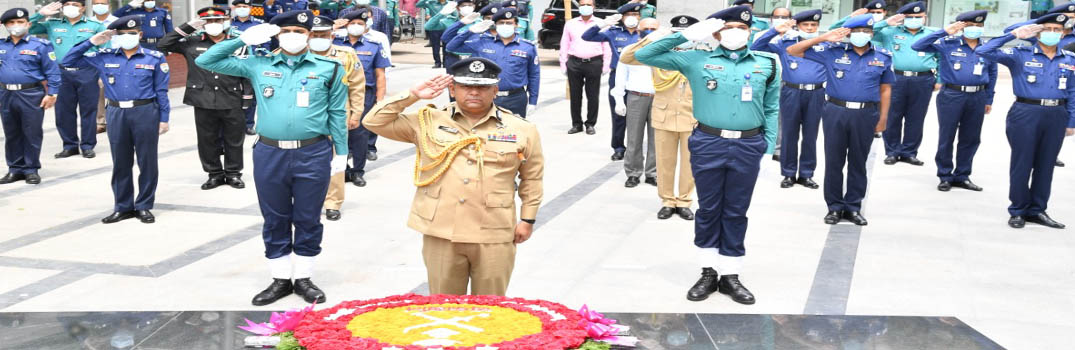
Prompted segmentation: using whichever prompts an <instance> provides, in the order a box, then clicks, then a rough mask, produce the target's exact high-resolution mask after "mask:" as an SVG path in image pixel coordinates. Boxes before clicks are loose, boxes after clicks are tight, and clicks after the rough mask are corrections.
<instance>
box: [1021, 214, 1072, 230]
mask: <svg viewBox="0 0 1075 350" xmlns="http://www.w3.org/2000/svg"><path fill="white" fill-rule="evenodd" d="M1023 219H1025V220H1026V222H1032V223H1035V224H1038V225H1042V226H1045V227H1052V228H1061V229H1062V228H1064V227H1066V226H1064V224H1061V223H1059V222H1056V220H1053V218H1051V217H1049V214H1046V213H1041V214H1038V215H1027V216H1024V217H1023Z"/></svg>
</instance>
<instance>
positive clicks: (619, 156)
mask: <svg viewBox="0 0 1075 350" xmlns="http://www.w3.org/2000/svg"><path fill="white" fill-rule="evenodd" d="M612 160H613V161H617V160H623V151H616V152H612Z"/></svg>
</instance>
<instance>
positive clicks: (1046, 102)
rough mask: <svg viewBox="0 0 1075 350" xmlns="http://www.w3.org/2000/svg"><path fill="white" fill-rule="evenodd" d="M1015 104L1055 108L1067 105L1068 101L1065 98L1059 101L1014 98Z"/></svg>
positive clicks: (1052, 99)
mask: <svg viewBox="0 0 1075 350" xmlns="http://www.w3.org/2000/svg"><path fill="white" fill-rule="evenodd" d="M1015 102H1019V103H1026V104H1031V105H1038V106H1045V107H1056V106H1061V105H1064V104H1067V103H1068V100H1067V99H1065V98H1060V99H1056V98H1045V99H1036V98H1026V97H1016V98H1015Z"/></svg>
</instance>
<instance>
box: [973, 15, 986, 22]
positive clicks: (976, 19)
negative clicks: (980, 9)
mask: <svg viewBox="0 0 1075 350" xmlns="http://www.w3.org/2000/svg"><path fill="white" fill-rule="evenodd" d="M984 20H985V18H984V17H982V16H978V17H975V18H974V21H975V22H981V21H984Z"/></svg>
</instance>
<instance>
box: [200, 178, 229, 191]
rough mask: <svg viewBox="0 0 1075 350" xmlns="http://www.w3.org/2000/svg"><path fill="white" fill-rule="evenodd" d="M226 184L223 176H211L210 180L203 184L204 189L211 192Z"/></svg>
mask: <svg viewBox="0 0 1075 350" xmlns="http://www.w3.org/2000/svg"><path fill="white" fill-rule="evenodd" d="M225 182H227V181H226V180H224V177H223V176H210V177H209V180H205V183H203V184H202V189H203V190H211V189H214V188H217V187H220V185H223V184H224V183H225Z"/></svg>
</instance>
